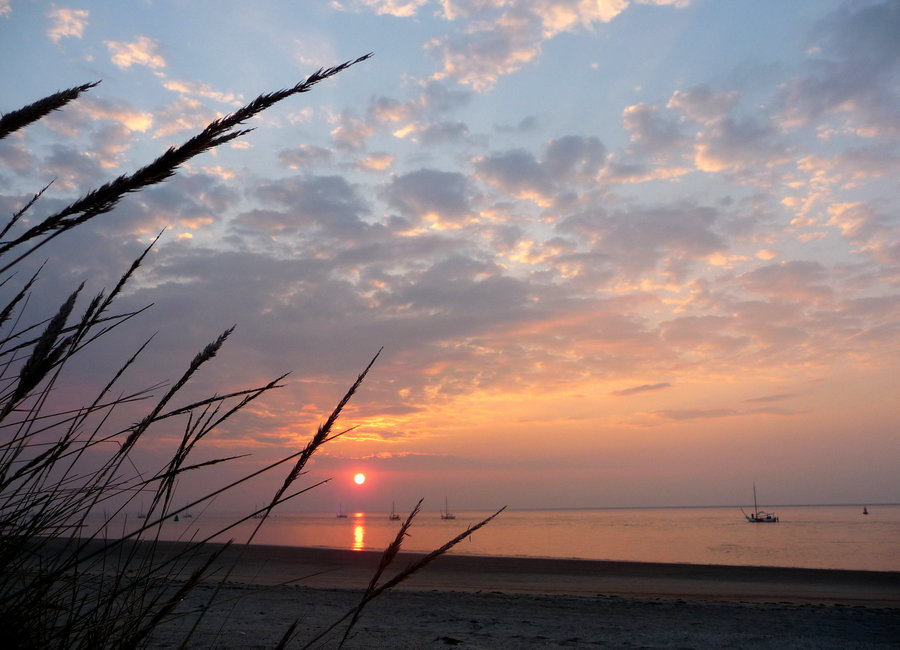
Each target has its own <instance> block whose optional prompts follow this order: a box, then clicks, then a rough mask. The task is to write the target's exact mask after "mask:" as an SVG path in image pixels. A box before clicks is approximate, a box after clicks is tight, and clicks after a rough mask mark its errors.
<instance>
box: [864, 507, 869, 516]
mask: <svg viewBox="0 0 900 650" xmlns="http://www.w3.org/2000/svg"><path fill="white" fill-rule="evenodd" d="M863 514H864V515H867V514H869V509H868V508H866V507H865V506H863Z"/></svg>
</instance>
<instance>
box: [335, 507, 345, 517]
mask: <svg viewBox="0 0 900 650" xmlns="http://www.w3.org/2000/svg"><path fill="white" fill-rule="evenodd" d="M335 517H337V518H338V519H346V518H347V515H346V513H344V511H343V510H341V504H338V511H337V514H336V515H335Z"/></svg>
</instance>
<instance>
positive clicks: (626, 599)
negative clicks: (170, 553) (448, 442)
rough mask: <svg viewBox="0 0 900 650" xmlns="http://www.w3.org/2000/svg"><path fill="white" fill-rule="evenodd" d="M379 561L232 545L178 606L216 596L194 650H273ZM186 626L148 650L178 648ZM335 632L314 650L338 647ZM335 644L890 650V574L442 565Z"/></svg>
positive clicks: (899, 633) (300, 641)
mask: <svg viewBox="0 0 900 650" xmlns="http://www.w3.org/2000/svg"><path fill="white" fill-rule="evenodd" d="M175 548H177V545H172V549H175ZM379 555H380V554H379V553H373V552H357V551H342V550H334V549H310V548H290V547H275V546H253V547H243V548H235V549H230V550H229V552H228V554H226V556H225V557H223V567H228V566H230V567H231V570H230V573H229V574H228V576H227V581H226V582H225V584H224V586H223V587H217V586H216V583H212V582H209V583H206V584H204V585H202V586H201V587H200V588H199V589H198V590H196V592H195V593H194V594H193V595H192V596H190V597H189V598H188V599H187V600H186V601H185V602H184V603H183V608H182V611H184V612H185V613H189V612H191V611H192V610H193V609H195V608H196V607H197V606H199V605H200V604H202V603H203V602H205V600H206V599H208V597H209V596H210V595H211V594H212V593H213V592H214V591H215V590H216V589H219V592H218V595H217V598H216V602H215V604H214V605H213V606H212V607H211V608H210V610H209V612H208V614H207V615H206V617H204V619H203V621H202V623H201V625H200V626H199V628H198V631H197V633H195V636H194V638H193V641H192V644H191V647H219V648H267V647H272V646H273V645H275V644H276V643H277V641H278V639H279V638H280V637H281V635H282V633H283V632H284V630H285V629H287V627H288V626H289V625H290V624H291V622H293V620H294V619H296V618H298V617H299V618H300V625H299V628H298V629H299V632H298V634H297V637H296V639H295V640H294V643H293V644H292V645H291V647H303V645H304V643H305V642H306V641H308V640H310V639H312V638H313V637H315V635H316V634H318V632H319V631H321V630H323V629H325V628H326V627H327V626H328V625H330V624H331V623H332V622H333V621H335V620H337V619H339V618H340V617H341V616H342V615H343V614H344V613H346V612H347V611H348V610H349V609H351V608H352V607H353V606H354V605H355V604H356V603H357V602H358V600H359V596H360V594H361V590H362V588H363V587H364V586H365V584H366V583H367V582H368V580H369V578H370V576H371V574H372V572H373V570H374V567H375V566H376V565H377V562H378V557H379ZM413 557H415V556H414V555H412V554H407V555H402V554H401V556H399V557H398V559H397V561H396V565H395V566H396V568H397V569H399V568H401V567H404V566H406V565H407V564H408V563H409V562H410V560H411V559H412V558H413ZM223 571H224V569H223ZM393 573H394V572H392V571H388V573H387V575H388V576H391V575H393ZM219 575H220V576H224V573H220V574H219ZM289 581H294V582H292V583H291V584H285V583H287V582H289ZM193 619H194V616H193V615H190V614H187V615H186V616H184V617H183V618H179V619H176V620H175V621H172V622H169V623H167V624H165V626H164V627H162V628H161V629H160V630H159V631H158V633H157V635H156V636H155V637H154V640H153V644H152V645H153V647H156V648H170V647H178V645H179V643H180V640H181V639H182V638H183V635H184V632H185V631H186V630H187V629H189V628H190V626H191V625H193ZM337 629H338V630H339V632H336V633H334V634H332V635H331V636H329V637H327V638H326V639H323V641H322V642H320V643H317V644H316V645H315V646H314V647H336V646H337V641H338V639H339V638H340V635H341V634H343V629H344V628H343V626H341V627H339V628H337ZM345 647H348V648H424V647H457V648H493V649H498V648H500V649H505V648H510V649H511V648H544V647H576V648H579V647H583V648H589V647H628V648H634V647H654V648H724V647H739V648H896V647H900V573H897V572H870V571H833V570H817V569H786V568H757V567H735V566H731V567H729V566H701V565H687V564H650V563H634V562H602V561H584V560H558V559H532V558H498V557H475V556H465V555H448V556H445V557H442V558H438V559H437V560H435V562H434V563H432V564H431V565H429V566H428V567H426V569H424V570H423V571H422V572H420V573H419V574H417V575H416V576H414V577H413V578H411V579H410V580H409V581H407V582H405V583H403V584H402V585H401V586H400V587H398V588H397V589H396V590H394V591H392V592H389V593H387V594H384V595H383V596H382V597H381V598H380V599H378V600H377V601H375V602H373V603H371V604H370V605H369V606H368V607H367V608H366V611H365V613H364V614H363V616H362V618H361V619H360V621H359V623H358V624H357V626H356V628H355V632H354V635H353V637H352V638H351V639H350V641H349V642H348V643H347V644H346V646H345Z"/></svg>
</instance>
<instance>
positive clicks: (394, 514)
mask: <svg viewBox="0 0 900 650" xmlns="http://www.w3.org/2000/svg"><path fill="white" fill-rule="evenodd" d="M388 519H390V520H391V521H399V520H400V515H398V514H397V511H396V510H394V502H393V501H391V514H389V515H388Z"/></svg>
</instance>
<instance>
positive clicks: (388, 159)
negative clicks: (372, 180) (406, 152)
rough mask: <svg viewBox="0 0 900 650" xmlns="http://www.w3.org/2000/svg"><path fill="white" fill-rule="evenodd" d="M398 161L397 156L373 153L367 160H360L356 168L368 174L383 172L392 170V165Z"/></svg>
mask: <svg viewBox="0 0 900 650" xmlns="http://www.w3.org/2000/svg"><path fill="white" fill-rule="evenodd" d="M395 160H396V156H394V155H393V154H389V153H372V154H370V155H369V156H367V157H366V158H363V159H362V160H359V161H358V162H357V163H356V166H357V167H358V168H359V169H362V170H364V171H368V172H383V171H385V170H386V169H390V167H391V165H393V164H394V161H395Z"/></svg>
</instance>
